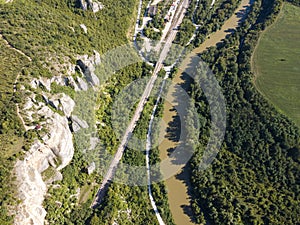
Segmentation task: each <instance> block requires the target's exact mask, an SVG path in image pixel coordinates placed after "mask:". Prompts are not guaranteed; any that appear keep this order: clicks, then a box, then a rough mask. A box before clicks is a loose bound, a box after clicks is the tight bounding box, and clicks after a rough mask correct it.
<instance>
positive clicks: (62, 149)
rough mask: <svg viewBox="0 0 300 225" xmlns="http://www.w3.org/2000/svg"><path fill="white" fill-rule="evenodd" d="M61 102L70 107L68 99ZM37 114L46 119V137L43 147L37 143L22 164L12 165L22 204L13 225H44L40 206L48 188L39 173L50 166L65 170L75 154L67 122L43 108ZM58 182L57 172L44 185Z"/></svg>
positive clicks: (18, 162)
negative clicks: (47, 130)
mask: <svg viewBox="0 0 300 225" xmlns="http://www.w3.org/2000/svg"><path fill="white" fill-rule="evenodd" d="M63 99H65V100H64V101H63V102H65V103H66V104H69V102H70V99H68V97H64V98H63ZM65 103H64V104H65ZM66 104H65V105H66ZM71 109H72V106H69V109H68V110H66V113H69V114H70V111H71ZM37 113H38V114H39V115H41V116H45V117H46V118H48V119H47V123H48V129H49V134H48V135H49V137H48V138H45V139H44V140H45V143H41V142H40V141H36V142H35V143H34V144H33V145H32V146H31V148H30V150H29V151H28V152H27V153H26V155H25V158H24V160H23V161H20V160H18V161H17V163H16V165H15V173H16V177H17V182H18V190H19V193H18V197H19V198H20V199H21V200H22V202H21V203H20V204H19V205H18V207H17V213H16V216H15V221H14V224H20V225H24V224H37V225H39V224H41V225H42V224H44V219H45V215H46V211H45V209H43V207H42V203H43V200H44V196H45V194H46V191H47V188H46V184H45V182H44V181H43V179H42V175H41V173H42V172H43V171H45V170H46V169H47V168H48V167H49V166H50V165H51V166H53V167H54V168H56V169H57V170H60V169H62V168H64V167H65V166H66V165H67V164H69V162H70V161H71V159H72V158H73V154H74V147H73V136H72V133H71V131H70V129H69V125H68V120H67V118H66V117H65V116H61V115H59V114H57V113H55V112H53V111H52V110H51V109H50V108H49V107H48V106H45V105H44V106H43V107H42V108H41V109H40V110H38V112H37ZM58 162H59V163H60V164H59V165H58ZM60 179H62V175H61V174H60V173H59V172H58V171H57V172H56V174H55V175H54V176H53V177H52V178H51V179H50V180H48V181H47V182H53V181H55V180H60Z"/></svg>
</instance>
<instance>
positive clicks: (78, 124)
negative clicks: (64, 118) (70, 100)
mask: <svg viewBox="0 0 300 225" xmlns="http://www.w3.org/2000/svg"><path fill="white" fill-rule="evenodd" d="M71 120H72V129H73V131H74V132H75V133H76V132H78V131H79V130H80V129H82V128H83V129H86V128H88V127H89V125H88V123H87V122H86V121H84V120H81V119H79V118H78V117H77V116H73V115H72V116H71Z"/></svg>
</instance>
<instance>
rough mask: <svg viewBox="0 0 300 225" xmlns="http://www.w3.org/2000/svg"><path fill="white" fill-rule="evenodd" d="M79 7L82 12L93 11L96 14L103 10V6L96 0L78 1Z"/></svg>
mask: <svg viewBox="0 0 300 225" xmlns="http://www.w3.org/2000/svg"><path fill="white" fill-rule="evenodd" d="M78 3H79V6H80V8H81V9H82V10H88V9H90V10H92V11H93V12H94V13H96V12H98V11H100V10H101V9H103V7H104V6H103V4H102V3H101V2H98V1H95V0H78Z"/></svg>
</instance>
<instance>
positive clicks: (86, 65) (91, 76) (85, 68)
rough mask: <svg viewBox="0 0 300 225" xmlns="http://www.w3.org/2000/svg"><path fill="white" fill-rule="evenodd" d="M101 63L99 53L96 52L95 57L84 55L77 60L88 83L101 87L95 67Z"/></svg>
mask: <svg viewBox="0 0 300 225" xmlns="http://www.w3.org/2000/svg"><path fill="white" fill-rule="evenodd" d="M100 63H101V59H100V54H99V52H97V51H95V50H94V55H93V56H90V57H89V56H88V55H83V56H81V57H80V58H79V59H78V60H77V65H78V66H79V68H80V69H81V71H82V72H83V74H84V75H85V77H86V79H87V81H88V82H90V83H91V84H92V85H94V86H97V85H99V83H100V82H99V78H98V77H97V76H96V74H95V73H94V72H95V66H96V65H99V64H100Z"/></svg>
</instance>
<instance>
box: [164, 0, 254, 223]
mask: <svg viewBox="0 0 300 225" xmlns="http://www.w3.org/2000/svg"><path fill="white" fill-rule="evenodd" d="M249 6H250V2H249V0H242V2H241V4H240V6H239V7H238V8H237V9H236V11H235V12H234V14H233V15H232V16H231V17H230V18H229V19H228V20H227V21H226V22H225V23H224V25H223V26H222V28H221V29H220V30H218V31H217V32H215V33H213V34H211V35H210V36H209V37H208V38H207V39H206V41H204V42H203V43H202V44H201V46H200V47H198V48H195V49H194V50H193V51H192V52H191V53H190V54H189V55H188V56H187V57H186V58H185V59H184V60H183V62H182V63H181V66H180V69H179V71H178V73H177V74H176V75H175V77H174V78H173V82H172V85H171V86H170V87H169V90H168V94H167V95H168V96H167V99H168V100H169V102H167V101H165V103H164V112H163V117H162V122H161V127H162V128H161V130H160V135H159V136H160V137H163V140H162V142H161V143H160V145H159V150H160V158H161V160H165V159H168V157H169V156H168V153H170V152H171V151H172V149H174V148H176V147H177V146H178V145H179V144H180V143H179V142H178V138H177V137H176V136H178V134H180V127H178V126H177V125H178V123H180V121H179V118H178V115H177V112H176V110H174V109H175V107H176V106H177V105H179V104H181V103H180V101H179V98H177V88H176V85H180V86H182V85H184V83H185V81H184V79H185V77H184V75H183V71H184V70H185V69H186V68H187V67H188V65H189V64H190V62H191V61H192V59H193V57H194V56H196V55H197V54H200V53H202V52H203V51H204V50H206V49H207V48H209V47H211V46H215V45H216V44H217V43H219V42H221V41H222V39H224V38H225V37H226V35H228V34H229V33H230V32H232V31H233V29H235V28H236V27H238V25H239V22H240V20H241V18H242V17H243V15H244V14H245V13H246V9H247V8H248V7H249ZM163 124H165V125H167V126H163ZM168 160H170V161H171V159H168ZM166 186H167V190H168V199H169V205H170V209H171V212H172V215H173V218H174V221H175V223H176V224H178V225H181V224H183V225H189V224H190V225H191V224H195V223H193V222H192V217H193V216H192V211H191V209H190V195H189V187H190V183H189V172H188V168H187V167H186V166H185V165H181V168H180V171H179V172H178V173H177V174H176V175H175V176H172V177H170V178H169V179H167V180H166Z"/></svg>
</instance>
